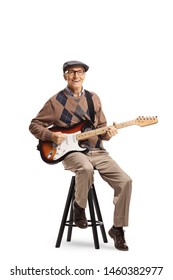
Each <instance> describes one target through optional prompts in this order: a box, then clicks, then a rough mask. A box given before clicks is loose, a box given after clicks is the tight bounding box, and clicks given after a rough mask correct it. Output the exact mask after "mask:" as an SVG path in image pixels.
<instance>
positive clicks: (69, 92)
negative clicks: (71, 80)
mask: <svg viewBox="0 0 173 280" xmlns="http://www.w3.org/2000/svg"><path fill="white" fill-rule="evenodd" d="M65 90H66V92H67V93H68V94H69V95H71V96H73V92H71V90H70V89H69V88H68V87H66V88H65ZM82 94H83V87H82V91H81V92H80V94H79V97H80V96H81V95H82Z"/></svg>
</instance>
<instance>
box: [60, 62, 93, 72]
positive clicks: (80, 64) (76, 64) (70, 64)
mask: <svg viewBox="0 0 173 280" xmlns="http://www.w3.org/2000/svg"><path fill="white" fill-rule="evenodd" d="M69 66H82V67H83V68H84V69H85V72H87V71H88V69H89V66H88V65H86V64H85V63H83V62H81V61H77V60H71V61H67V62H65V63H64V64H63V72H64V73H65V71H66V70H67V69H68V67H69Z"/></svg>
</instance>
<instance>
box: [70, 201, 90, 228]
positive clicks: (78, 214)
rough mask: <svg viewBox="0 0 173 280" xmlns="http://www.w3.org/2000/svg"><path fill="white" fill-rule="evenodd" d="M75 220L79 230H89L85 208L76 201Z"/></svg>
mask: <svg viewBox="0 0 173 280" xmlns="http://www.w3.org/2000/svg"><path fill="white" fill-rule="evenodd" d="M73 219H74V223H75V225H76V226H77V227H79V228H87V226H88V221H87V219H86V216H85V208H81V207H80V206H79V205H78V204H77V202H76V201H74V203H73Z"/></svg>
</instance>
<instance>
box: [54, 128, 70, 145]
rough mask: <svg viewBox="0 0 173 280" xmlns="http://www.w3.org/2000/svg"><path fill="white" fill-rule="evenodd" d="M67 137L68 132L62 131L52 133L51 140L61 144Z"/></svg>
mask: <svg viewBox="0 0 173 280" xmlns="http://www.w3.org/2000/svg"><path fill="white" fill-rule="evenodd" d="M66 137H67V136H66V134H65V133H62V132H60V131H59V132H52V133H51V140H52V142H54V143H55V144H57V145H59V144H61V142H63V141H64V140H65V138H66Z"/></svg>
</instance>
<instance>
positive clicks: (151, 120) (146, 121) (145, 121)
mask: <svg viewBox="0 0 173 280" xmlns="http://www.w3.org/2000/svg"><path fill="white" fill-rule="evenodd" d="M157 122H158V118H157V117H143V116H139V117H138V118H137V119H136V120H135V123H136V124H137V125H139V126H147V125H151V124H155V123H157Z"/></svg>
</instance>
